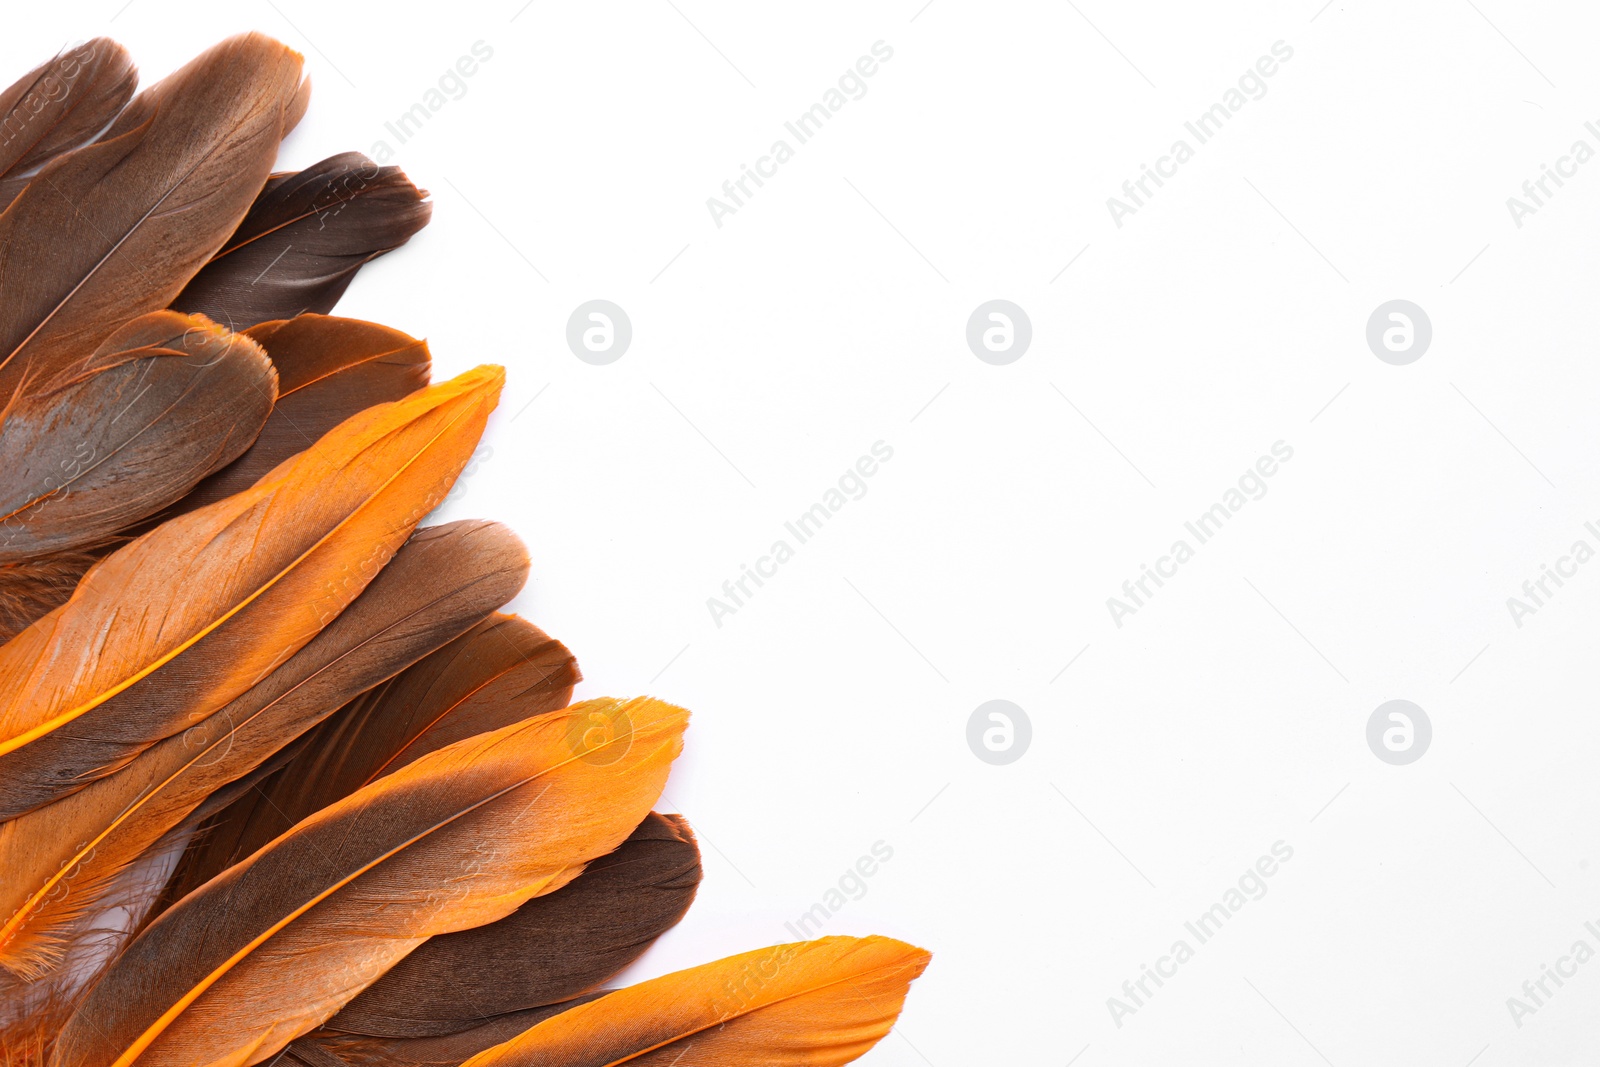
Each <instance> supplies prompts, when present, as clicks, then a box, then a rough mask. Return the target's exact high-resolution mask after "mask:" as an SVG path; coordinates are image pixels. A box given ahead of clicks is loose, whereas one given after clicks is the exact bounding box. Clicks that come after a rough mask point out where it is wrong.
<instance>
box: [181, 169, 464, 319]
mask: <svg viewBox="0 0 1600 1067" xmlns="http://www.w3.org/2000/svg"><path fill="white" fill-rule="evenodd" d="M427 195H428V194H427V192H426V191H425V190H421V189H418V188H417V187H416V186H415V185H412V184H411V182H410V181H409V180H408V179H407V178H406V176H405V173H404V172H403V171H401V170H400V168H399V167H380V166H378V165H377V164H376V163H374V162H372V160H370V159H368V158H367V157H366V156H364V155H362V154H361V153H360V152H344V153H341V154H340V155H337V156H333V157H331V158H329V159H325V160H323V161H322V162H321V163H318V164H316V165H315V166H311V167H308V168H306V169H305V170H302V171H299V172H295V173H289V174H275V175H273V176H272V178H271V180H269V181H268V182H267V185H266V188H264V189H262V190H261V194H260V195H259V196H257V197H256V200H255V203H254V204H253V205H252V206H251V208H250V213H249V214H248V215H246V216H245V218H244V221H243V222H242V223H240V224H239V229H238V230H237V231H236V232H235V233H234V234H233V236H232V237H230V238H228V242H227V244H225V245H224V246H223V247H222V249H221V251H219V252H218V253H217V254H216V255H215V256H213V257H212V259H211V261H210V262H209V263H207V264H206V265H205V266H204V267H202V268H201V270H200V273H198V274H196V275H195V276H194V278H193V279H191V280H190V282H189V284H188V285H187V286H185V287H184V290H183V292H182V293H180V294H178V297H177V299H175V300H174V301H173V302H172V306H173V307H174V308H176V309H178V310H180V311H188V312H199V313H200V314H204V315H209V316H210V317H211V318H213V319H216V320H217V321H218V322H225V323H228V324H229V325H230V326H231V327H232V328H233V329H236V330H239V329H244V328H245V327H247V326H254V325H255V324H256V323H259V322H267V321H269V320H272V319H288V318H293V317H294V316H296V315H299V314H301V313H302V312H307V311H311V312H321V313H324V314H325V313H327V312H329V311H332V310H333V306H334V304H336V303H338V302H339V298H340V297H341V296H343V295H344V291H345V290H346V289H347V288H349V286H350V282H351V281H352V280H354V278H355V276H356V272H357V271H359V270H360V269H361V268H362V267H363V266H364V265H365V264H367V263H369V262H370V261H372V260H374V259H376V258H377V257H378V256H381V255H383V254H384V253H385V252H392V251H393V250H394V249H396V248H399V247H400V246H401V245H403V244H405V243H406V242H407V241H409V240H411V238H412V237H413V236H414V235H415V234H416V233H417V231H418V230H421V229H422V227H424V226H426V225H427V224H428V218H429V216H430V215H432V213H433V205H432V204H430V203H429V202H428V201H427V200H426V199H425V198H426V197H427Z"/></svg>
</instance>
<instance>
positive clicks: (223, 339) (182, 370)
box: [0, 311, 278, 563]
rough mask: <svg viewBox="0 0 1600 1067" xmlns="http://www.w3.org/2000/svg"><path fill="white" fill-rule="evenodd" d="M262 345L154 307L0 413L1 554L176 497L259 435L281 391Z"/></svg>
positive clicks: (67, 541) (39, 551)
mask: <svg viewBox="0 0 1600 1067" xmlns="http://www.w3.org/2000/svg"><path fill="white" fill-rule="evenodd" d="M277 377H278V376H277V373H276V372H275V371H274V370H273V367H272V363H271V361H269V360H268V359H267V356H266V353H265V352H263V351H262V350H261V346H260V345H258V344H256V343H255V342H254V341H252V340H250V339H249V338H248V337H245V336H244V335H242V334H235V333H229V332H228V331H226V330H224V329H222V327H220V326H217V325H215V324H214V323H212V322H211V320H209V319H206V318H202V317H199V316H189V315H179V314H177V313H176V312H172V311H157V312H153V313H152V314H149V315H143V316H140V317H139V318H137V319H134V320H133V321H132V322H130V323H128V324H127V325H125V326H123V327H122V328H121V329H119V330H117V331H116V332H115V333H113V334H112V335H111V336H110V337H109V338H107V339H106V341H105V343H104V344H102V345H101V346H100V347H99V349H97V350H96V351H95V352H94V354H93V355H91V356H90V357H89V359H88V360H86V361H84V362H83V363H82V364H80V365H79V368H78V369H77V370H76V371H75V372H74V373H72V374H70V375H67V374H63V375H60V376H58V377H57V378H56V379H55V380H53V381H51V382H49V383H46V384H45V385H43V386H42V387H39V388H35V389H33V390H31V391H30V392H28V393H25V394H23V395H21V396H19V397H16V398H14V399H13V402H12V404H11V405H10V406H9V408H8V409H7V410H6V411H5V412H3V413H0V470H4V471H5V472H6V477H5V480H4V482H3V483H0V563H14V562H18V561H20V560H25V559H33V558H37V557H39V556H42V555H46V554H48V553H52V552H62V551H68V550H75V549H84V548H88V547H91V546H94V545H97V544H102V543H104V542H106V541H107V540H108V539H109V538H110V537H111V536H112V535H113V534H115V533H116V532H117V531H118V530H120V529H122V528H123V527H125V526H128V525H130V524H132V523H134V522H137V521H138V520H140V519H143V518H144V517H145V516H147V515H151V514H154V513H155V512H157V511H159V510H160V509H161V508H163V507H165V506H166V505H168V504H170V503H172V502H173V501H174V500H177V499H178V498H179V497H182V496H183V495H184V494H186V493H188V492H189V490H191V489H192V488H194V486H195V484H196V483H197V482H199V481H200V479H202V478H204V477H205V476H206V475H208V474H210V473H211V472H213V471H215V470H217V469H218V468H220V467H223V466H225V465H227V464H229V463H231V462H232V461H233V460H235V459H237V458H238V457H239V455H240V454H241V453H243V452H244V451H245V449H247V448H249V447H250V443H251V442H252V441H254V440H255V439H256V435H257V434H258V433H259V432H260V431H261V427H262V425H263V424H264V423H265V422H266V420H267V415H268V413H269V412H271V411H272V405H273V401H274V399H275V398H276V396H277Z"/></svg>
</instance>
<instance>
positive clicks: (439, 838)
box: [54, 699, 688, 1067]
mask: <svg viewBox="0 0 1600 1067" xmlns="http://www.w3.org/2000/svg"><path fill="white" fill-rule="evenodd" d="M597 710H598V711H600V712H602V713H604V714H607V715H610V716H612V717H617V716H626V718H627V720H628V721H630V722H631V723H632V729H631V730H629V731H627V732H626V733H625V734H616V735H612V736H611V737H610V738H609V739H606V740H598V739H597V740H595V741H594V743H593V744H588V745H585V744H584V743H583V739H584V738H585V736H586V735H585V734H584V733H583V730H582V724H583V723H585V722H587V721H588V715H589V713H591V712H594V711H597ZM687 719H688V713H687V712H685V711H683V710H682V709H681V708H674V707H672V706H670V705H667V704H662V703H660V702H658V701H653V700H648V699H639V700H633V701H628V702H625V703H624V702H621V701H614V700H605V701H590V702H587V703H586V704H580V705H575V706H574V707H573V708H570V709H568V710H567V711H566V712H560V713H555V714H550V715H543V716H539V717H537V718H534V719H531V720H529V721H528V722H526V723H519V724H516V725H512V726H508V727H505V728H504V729H501V730H496V731H493V732H492V733H488V734H482V735H479V736H477V737H472V738H468V739H466V740H465V741H460V742H457V743H456V744H454V745H451V746H448V747H446V748H442V749H440V750H438V751H436V752H433V753H430V754H429V755H427V756H424V757H423V758H421V759H419V760H417V761H416V762H415V763H412V764H411V765H409V766H407V767H404V768H402V769H400V770H398V771H396V772H395V773H393V774H391V775H389V776H388V777H386V778H383V779H381V780H379V781H377V782H374V783H373V784H372V785H370V786H367V787H366V788H364V789H362V790H360V791H358V792H356V793H354V794H352V795H351V796H349V797H347V798H345V799H344V800H342V801H340V802H339V803H337V804H334V805H333V806H331V807H329V808H325V809H323V810H322V811H320V812H318V813H317V814H316V815H314V816H312V817H311V818H310V819H308V820H306V821H305V822H302V823H300V824H299V825H298V826H296V827H295V828H294V829H293V830H291V831H290V832H289V833H287V834H285V835H283V836H282V837H280V838H278V839H277V840H276V841H274V842H273V843H272V844H271V845H269V846H267V847H266V848H264V849H262V850H261V851H260V852H257V853H256V854H255V855H254V856H252V857H250V858H249V859H248V860H246V861H244V862H243V863H240V864H238V865H236V866H234V867H231V868H229V869H228V870H227V871H225V872H223V874H222V875H220V876H219V877H217V878H215V879H212V880H211V881H210V882H208V883H206V885H205V886H203V887H202V888H201V889H199V890H198V891H196V892H194V893H191V894H190V895H189V896H187V897H185V898H184V899H183V900H181V901H179V902H178V904H177V905H176V906H174V907H173V908H172V909H171V910H170V911H168V912H166V913H165V914H163V915H162V916H161V917H160V918H158V919H157V920H156V921H155V922H153V923H152V924H150V925H149V926H148V927H146V928H145V930H144V931H143V933H141V934H140V935H139V937H138V938H136V939H135V940H134V942H133V944H132V945H130V946H129V947H128V949H127V950H126V951H125V952H123V954H122V955H121V956H120V957H119V958H118V959H117V961H116V962H115V963H114V964H113V965H112V966H111V968H110V969H109V970H108V971H107V972H106V974H105V975H104V976H103V977H102V978H101V979H100V981H99V982H98V983H97V984H96V985H95V987H94V988H93V989H92V990H91V991H90V993H89V995H88V996H87V997H86V998H85V999H84V1001H83V1002H82V1004H81V1005H80V1006H79V1007H78V1009H77V1011H76V1012H74V1014H73V1016H72V1018H71V1019H70V1020H69V1021H68V1022H67V1025H66V1027H65V1028H64V1029H63V1030H62V1032H61V1035H60V1038H59V1040H58V1042H57V1045H56V1051H55V1061H54V1062H55V1064H56V1067H132V1065H134V1064H138V1065H139V1067H180V1065H181V1067H193V1065H196V1064H233V1065H238V1067H247V1065H249V1064H254V1063H259V1062H262V1061H263V1060H266V1059H269V1058H271V1057H272V1056H273V1055H274V1054H275V1053H277V1052H278V1051H279V1050H280V1049H282V1048H283V1047H284V1046H285V1045H286V1044H288V1043H289V1042H290V1041H292V1040H293V1039H294V1038H296V1037H299V1036H300V1035H302V1034H305V1033H307V1032H309V1031H310V1030H312V1029H314V1028H315V1027H316V1026H318V1025H319V1024H320V1023H321V1022H322V1021H323V1020H325V1019H327V1018H328V1017H329V1016H330V1015H332V1014H333V1013H334V1012H336V1011H337V1010H338V1009H339V1008H340V1007H342V1006H343V1005H344V1004H345V1003H347V1002H348V1001H349V1000H350V999H351V998H352V997H354V996H355V995H356V994H357V993H359V992H360V991H361V990H362V989H363V988H365V987H366V986H367V985H369V984H371V983H372V982H373V981H374V980H376V979H377V978H378V977H379V976H380V975H381V974H383V973H384V971H386V970H388V969H389V968H390V967H392V966H393V965H394V964H396V963H398V962H399V961H400V960H401V959H403V958H404V957H405V955H406V954H407V953H409V952H411V951H412V950H413V949H415V948H416V947H417V946H418V945H420V944H421V943H422V942H423V941H425V940H426V939H427V938H429V937H432V936H435V935H438V934H444V933H451V932H454V931H456V930H462V929H467V928H470V927H473V926H481V925H483V924H484V923H487V922H493V921H495V920H496V919H500V918H503V917H504V916H506V915H508V914H510V913H511V912H512V911H514V910H516V908H517V907H519V906H520V905H521V904H522V903H523V902H524V901H526V900H529V899H531V898H533V897H535V896H539V895H541V894H544V893H549V892H553V891H555V890H557V889H559V888H561V887H562V886H563V885H566V884H567V883H568V882H570V881H571V880H572V879H573V878H575V877H576V876H577V875H578V874H579V873H581V872H582V869H583V866H584V864H586V863H587V862H589V861H590V860H593V859H596V858H598V857H599V856H602V855H605V854H606V853H607V852H610V851H611V850H612V849H614V848H616V847H617V846H618V845H619V844H621V843H622V841H623V840H625V839H626V838H627V836H628V834H629V833H630V832H631V831H632V829H633V828H634V827H636V826H637V825H638V823H639V822H640V821H641V820H642V819H643V818H644V816H645V815H646V814H647V813H648V812H649V809H650V806H651V805H652V804H653V803H654V802H655V800H656V798H657V797H658V796H659V795H660V792H661V788H662V786H663V785H664V784H665V782H666V776H667V772H668V770H669V768H670V767H671V764H672V761H673V759H674V758H676V756H677V754H678V752H679V750H680V749H681V747H682V734H683V730H684V727H685V726H686V725H687ZM574 738H577V739H578V740H579V744H578V745H576V746H575V745H574V743H573V740H574Z"/></svg>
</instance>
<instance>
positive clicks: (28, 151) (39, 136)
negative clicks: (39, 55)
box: [0, 37, 138, 210]
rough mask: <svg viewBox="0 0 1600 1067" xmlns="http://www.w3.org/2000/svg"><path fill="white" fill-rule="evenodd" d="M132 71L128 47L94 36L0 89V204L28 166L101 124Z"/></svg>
mask: <svg viewBox="0 0 1600 1067" xmlns="http://www.w3.org/2000/svg"><path fill="white" fill-rule="evenodd" d="M137 77H138V72H137V71H135V70H134V66H133V60H132V59H131V58H129V56H128V52H127V49H125V48H123V47H122V46H121V45H120V44H118V43H117V42H115V41H113V40H111V39H110V38H109V37H96V38H94V39H93V40H92V41H85V42H83V43H82V44H80V45H76V46H74V47H73V48H71V49H69V50H68V51H65V52H61V53H58V54H57V55H56V56H55V58H53V59H51V60H49V61H47V62H44V63H41V64H39V65H38V66H37V67H34V68H33V69H32V70H30V71H29V72H28V73H26V74H24V75H23V76H22V77H21V78H19V79H17V81H16V82H15V83H13V84H12V85H11V87H10V88H8V89H6V90H5V91H4V92H0V210H3V209H4V208H5V207H6V205H7V204H9V203H11V201H13V200H15V199H16V197H17V194H18V193H20V192H22V190H23V188H24V187H25V186H26V185H27V184H28V181H29V180H30V178H31V177H32V175H33V172H35V171H37V170H38V169H39V168H40V167H42V166H43V165H44V164H46V163H48V162H50V161H51V160H53V159H55V158H56V157H57V156H60V155H62V154H64V153H66V152H70V151H72V150H73V149H74V148H77V147H79V146H80V145H83V144H87V143H88V142H89V141H91V140H93V139H94V137H95V135H96V134H98V133H99V132H100V131H101V130H103V129H105V128H106V126H107V125H109V124H110V122H111V120H112V119H114V118H116V117H117V113H118V112H120V111H121V110H122V107H123V105H124V104H126V103H127V102H128V98H129V97H131V96H132V95H133V87H134V82H135V81H136V80H137Z"/></svg>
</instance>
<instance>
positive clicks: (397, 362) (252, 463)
mask: <svg viewBox="0 0 1600 1067" xmlns="http://www.w3.org/2000/svg"><path fill="white" fill-rule="evenodd" d="M244 335H245V336H246V337H249V338H250V339H251V340H253V341H255V342H257V343H258V344H260V345H261V346H262V347H263V348H265V349H266V350H267V355H268V357H270V358H271V360H272V363H273V366H275V367H277V369H278V403H277V405H276V406H275V407H274V408H273V410H272V414H271V415H270V416H269V417H268V418H267V423H266V425H265V426H263V427H262V428H261V433H260V434H258V435H257V437H256V440H255V443H254V444H253V445H251V446H250V449H249V451H247V452H245V454H244V455H242V456H240V457H239V458H238V459H237V460H235V461H234V462H233V463H232V464H230V465H229V466H227V467H225V468H223V469H222V470H219V471H218V472H217V473H216V474H214V475H212V476H211V477H209V478H207V479H206V480H205V481H203V482H201V483H200V484H199V485H197V486H196V487H195V489H194V492H192V493H190V494H189V495H188V496H186V497H184V498H183V500H182V501H181V502H180V503H179V505H178V507H177V508H176V509H175V510H174V513H182V512H186V511H193V510H194V509H195V508H198V507H203V506H205V505H206V504H210V503H213V502H215V501H218V500H221V499H222V498H223V497H225V496H232V495H233V494H234V493H237V492H239V491H240V490H242V489H248V488H249V487H250V486H251V485H254V484H255V482H256V480H257V479H259V478H260V477H261V476H262V475H264V474H266V473H267V472H268V471H270V470H271V469H272V468H273V467H276V466H277V465H278V464H279V463H282V462H283V461H284V460H286V459H288V458H289V457H290V456H292V455H295V454H296V453H299V452H304V451H305V450H306V449H308V448H310V447H311V445H312V444H313V443H314V442H315V441H316V440H317V438H319V437H321V436H322V435H323V434H325V433H327V432H328V431H329V430H331V429H333V428H334V427H335V426H337V425H339V423H341V422H343V421H344V420H345V419H348V418H349V417H350V416H352V415H354V414H356V412H358V411H364V410H366V409H367V408H369V407H371V406H372V405H374V404H383V403H387V402H389V401H391V400H399V399H400V398H401V397H403V396H405V395H406V394H408V393H413V392H415V391H416V390H418V389H421V388H422V387H423V386H425V385H427V384H428V372H429V368H430V365H431V359H430V356H429V354H428V345H427V342H426V341H419V340H417V339H416V338H415V337H409V336H407V335H406V334H403V333H401V332H400V331H399V330H391V329H390V328H389V327H387V326H379V325H378V324H377V323H375V322H363V321H362V320H360V319H341V318H333V317H331V316H328V315H301V316H299V317H297V318H293V319H285V320H278V321H273V322H263V323H261V324H259V325H257V326H252V327H251V328H250V329H248V330H246V331H245V334H244Z"/></svg>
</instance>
